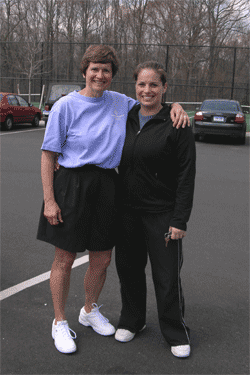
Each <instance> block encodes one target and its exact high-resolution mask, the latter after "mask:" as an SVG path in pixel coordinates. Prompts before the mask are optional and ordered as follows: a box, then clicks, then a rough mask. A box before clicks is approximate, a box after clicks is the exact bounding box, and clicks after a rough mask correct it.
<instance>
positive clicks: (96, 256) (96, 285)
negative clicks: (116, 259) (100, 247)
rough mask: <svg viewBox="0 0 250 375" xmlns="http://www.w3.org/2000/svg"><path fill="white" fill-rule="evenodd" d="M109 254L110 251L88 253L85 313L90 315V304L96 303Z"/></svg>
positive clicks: (85, 281) (104, 278)
mask: <svg viewBox="0 0 250 375" xmlns="http://www.w3.org/2000/svg"><path fill="white" fill-rule="evenodd" d="M111 254H112V250H107V251H90V252H89V267H88V269H87V272H86V275H85V279H84V289H85V311H86V313H90V311H91V309H92V304H93V303H97V300H98V297H99V295H100V293H101V291H102V288H103V285H104V283H105V280H106V274H107V267H108V266H109V264H110V262H111Z"/></svg>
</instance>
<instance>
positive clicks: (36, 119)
mask: <svg viewBox="0 0 250 375" xmlns="http://www.w3.org/2000/svg"><path fill="white" fill-rule="evenodd" d="M39 121H40V119H39V116H38V115H35V117H34V120H33V121H32V126H35V127H36V128H37V127H38V126H39Z"/></svg>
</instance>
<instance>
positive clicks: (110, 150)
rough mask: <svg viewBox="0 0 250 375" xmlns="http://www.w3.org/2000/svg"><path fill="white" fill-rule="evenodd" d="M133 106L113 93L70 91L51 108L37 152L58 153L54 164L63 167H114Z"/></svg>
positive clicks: (129, 100) (133, 102)
mask: <svg viewBox="0 0 250 375" xmlns="http://www.w3.org/2000/svg"><path fill="white" fill-rule="evenodd" d="M137 103H138V102H137V101H136V100H134V99H132V98H129V97H127V96H126V95H123V94H119V93H117V92H114V91H104V93H103V95H102V97H100V98H90V97H85V96H83V95H81V94H79V93H78V92H77V91H73V92H71V93H70V94H68V95H66V96H64V97H63V98H61V99H59V100H58V101H57V102H56V103H55V104H54V105H53V107H52V110H51V112H50V115H49V119H48V123H47V127H46V132H45V136H44V141H43V144H42V147H41V149H42V150H47V151H53V152H58V153H60V155H59V158H58V162H59V164H60V165H62V166H64V167H65V168H76V167H81V166H83V165H85V164H94V165H97V166H98V167H101V168H105V169H106V168H110V169H111V168H115V167H117V166H118V165H119V163H120V160H121V154H122V149H123V145H124V141H125V135H126V121H127V116H128V112H129V111H130V109H131V108H132V107H133V106H134V105H135V104H137Z"/></svg>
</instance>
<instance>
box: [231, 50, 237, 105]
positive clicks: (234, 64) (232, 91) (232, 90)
mask: <svg viewBox="0 0 250 375" xmlns="http://www.w3.org/2000/svg"><path fill="white" fill-rule="evenodd" d="M235 66H236V47H234V63H233V77H232V88H231V100H232V99H233V96H234V77H235Z"/></svg>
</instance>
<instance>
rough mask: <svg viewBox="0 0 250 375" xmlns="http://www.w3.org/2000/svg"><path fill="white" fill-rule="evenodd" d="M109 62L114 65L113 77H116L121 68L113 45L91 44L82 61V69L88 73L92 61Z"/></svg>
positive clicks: (84, 72) (83, 72) (82, 71)
mask: <svg viewBox="0 0 250 375" xmlns="http://www.w3.org/2000/svg"><path fill="white" fill-rule="evenodd" d="M91 62H92V63H99V64H108V63H111V66H112V77H114V76H115V75H116V73H117V71H118V69H119V60H118V57H117V54H116V51H115V49H114V48H113V47H111V46H107V45H103V44H99V45H91V46H89V47H88V48H87V49H86V52H85V53H84V55H83V58H82V61H81V67H80V71H81V73H82V74H84V75H85V74H86V70H87V69H88V66H89V64H90V63H91Z"/></svg>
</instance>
